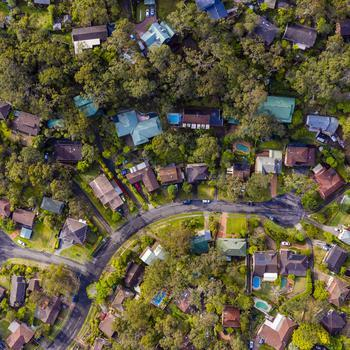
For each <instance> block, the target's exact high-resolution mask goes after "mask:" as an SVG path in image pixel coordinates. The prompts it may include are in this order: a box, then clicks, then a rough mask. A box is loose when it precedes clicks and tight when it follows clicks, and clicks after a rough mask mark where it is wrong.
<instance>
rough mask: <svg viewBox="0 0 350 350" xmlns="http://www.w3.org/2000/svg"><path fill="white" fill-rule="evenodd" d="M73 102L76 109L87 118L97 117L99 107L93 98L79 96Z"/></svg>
mask: <svg viewBox="0 0 350 350" xmlns="http://www.w3.org/2000/svg"><path fill="white" fill-rule="evenodd" d="M73 102H74V105H75V107H76V108H77V109H78V110H79V112H80V113H81V114H83V115H84V116H85V117H88V118H91V117H94V116H96V115H97V112H98V110H99V107H98V105H97V104H96V103H95V102H94V101H93V100H92V99H91V98H85V97H82V96H80V95H78V96H75V97H74V98H73Z"/></svg>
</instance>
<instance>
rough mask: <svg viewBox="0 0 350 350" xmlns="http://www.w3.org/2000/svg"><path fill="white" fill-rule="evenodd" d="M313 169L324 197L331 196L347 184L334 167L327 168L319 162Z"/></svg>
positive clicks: (319, 190) (319, 189)
mask: <svg viewBox="0 0 350 350" xmlns="http://www.w3.org/2000/svg"><path fill="white" fill-rule="evenodd" d="M312 171H313V172H314V180H315V181H316V183H317V184H318V192H319V193H320V195H321V197H322V198H323V199H326V198H327V197H329V196H330V195H331V194H333V193H334V192H335V191H337V190H338V189H339V188H341V187H342V186H343V185H344V184H345V182H344V180H343V178H342V177H341V176H340V175H339V174H338V173H337V171H336V170H335V169H333V168H326V167H325V166H323V165H321V164H318V165H317V166H316V167H315V168H313V169H312Z"/></svg>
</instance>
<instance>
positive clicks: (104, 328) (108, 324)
mask: <svg viewBox="0 0 350 350" xmlns="http://www.w3.org/2000/svg"><path fill="white" fill-rule="evenodd" d="M115 319H116V316H114V315H113V314H111V313H108V314H107V315H106V317H105V318H104V319H103V320H102V321H101V322H100V325H99V326H98V328H99V329H100V331H101V332H102V333H103V334H104V335H105V336H106V337H107V338H112V337H113V335H114V333H115V328H114V322H115Z"/></svg>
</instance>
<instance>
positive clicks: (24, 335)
mask: <svg viewBox="0 0 350 350" xmlns="http://www.w3.org/2000/svg"><path fill="white" fill-rule="evenodd" d="M8 329H9V331H10V332H11V334H10V335H9V336H8V337H7V339H6V343H7V345H8V347H9V348H10V349H13V350H20V349H23V347H24V345H26V344H28V343H29V342H30V341H31V340H32V338H33V337H34V331H33V330H32V329H31V328H29V327H28V326H27V325H26V324H25V323H23V322H22V323H19V322H17V321H13V322H11V324H10V325H9V327H8Z"/></svg>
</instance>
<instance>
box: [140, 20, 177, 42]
mask: <svg viewBox="0 0 350 350" xmlns="http://www.w3.org/2000/svg"><path fill="white" fill-rule="evenodd" d="M174 35H175V32H174V31H173V30H172V28H171V27H170V26H169V25H168V24H167V23H165V22H164V21H163V22H160V23H158V22H154V23H152V25H151V26H150V28H149V29H148V30H147V32H145V33H143V34H142V36H141V40H142V41H143V42H144V43H145V44H146V46H147V47H148V48H150V47H152V46H161V45H162V44H167V43H168V42H169V41H170V40H171V38H172V37H173V36H174Z"/></svg>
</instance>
